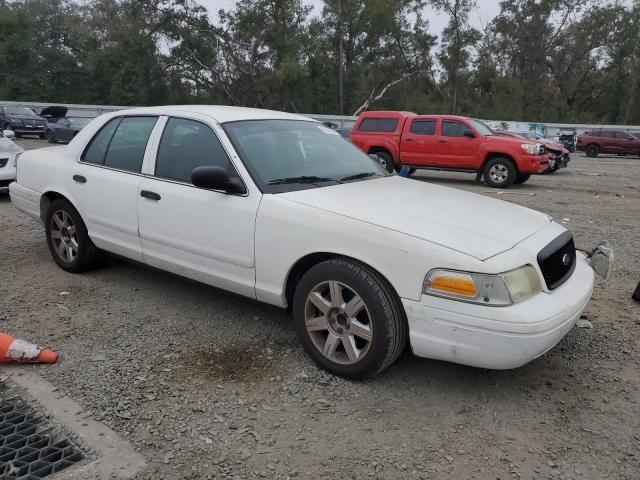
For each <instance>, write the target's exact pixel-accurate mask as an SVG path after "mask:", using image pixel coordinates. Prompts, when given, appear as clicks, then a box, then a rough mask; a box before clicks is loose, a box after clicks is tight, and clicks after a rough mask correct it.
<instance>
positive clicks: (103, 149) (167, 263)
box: [10, 106, 609, 378]
mask: <svg viewBox="0 0 640 480" xmlns="http://www.w3.org/2000/svg"><path fill="white" fill-rule="evenodd" d="M10 193H11V199H12V201H13V203H14V204H15V206H16V207H17V208H18V209H19V210H21V211H23V212H25V213H27V214H29V215H30V216H32V217H33V218H35V219H37V220H39V221H40V222H42V223H43V224H44V227H45V231H46V238H47V243H48V245H49V248H50V250H51V253H52V255H53V258H54V259H55V261H56V262H57V263H58V265H60V267H62V268H63V269H65V270H67V271H69V272H82V271H85V270H87V269H89V268H91V267H93V266H94V265H95V264H96V262H97V261H98V260H99V258H100V257H101V254H102V252H104V251H106V252H112V253H115V254H118V255H121V256H124V257H128V258H131V259H133V260H136V261H139V262H144V263H147V264H149V265H152V266H154V267H158V268H161V269H164V270H168V271H170V272H174V273H177V274H179V275H184V276H186V277H190V278H193V279H196V280H199V281H202V282H205V283H208V284H210V285H214V286H216V287H219V288H223V289H226V290H230V291H233V292H236V293H239V294H242V295H246V296H247V297H251V298H255V299H257V300H260V301H263V302H267V303H270V304H274V305H278V306H281V307H287V308H290V309H291V310H292V312H293V318H294V323H295V327H296V330H297V332H298V335H299V338H300V340H301V342H302V344H303V346H304V348H305V350H306V351H307V353H308V354H309V355H310V356H311V357H312V359H313V360H314V361H315V362H316V363H317V364H318V365H319V366H321V367H322V368H325V369H327V370H329V371H331V372H333V373H335V374H337V375H342V376H346V377H351V378H356V377H365V376H369V375H373V374H375V373H377V372H380V371H382V370H384V369H385V368H387V367H388V366H389V365H391V364H392V363H393V362H394V361H395V360H396V359H397V358H398V356H399V355H400V353H401V352H402V351H403V349H404V348H405V346H406V344H407V341H409V343H410V345H411V348H412V350H413V352H414V353H415V354H416V355H419V356H422V357H428V358H436V359H443V360H448V361H452V362H457V363H463V364H467V365H474V366H478V367H485V368H494V369H504V368H514V367H518V366H520V365H523V364H525V363H527V362H529V361H531V360H533V359H535V358H536V357H538V356H540V355H542V354H543V353H545V352H546V351H547V350H549V349H550V348H552V347H553V346H554V345H555V344H556V343H557V342H558V341H559V340H560V339H561V338H562V337H563V336H564V335H565V334H566V333H567V332H568V331H569V330H570V329H571V327H572V326H573V325H574V323H575V321H576V319H577V318H578V317H579V315H580V313H581V312H582V310H583V309H584V307H585V306H586V304H587V302H588V301H589V298H590V296H591V292H592V288H593V284H594V274H593V269H592V268H591V266H590V263H592V264H593V263H598V265H600V267H603V268H604V270H605V271H606V270H607V268H608V265H609V258H608V257H607V249H606V248H604V247H602V248H598V249H597V251H596V253H597V256H598V262H594V261H593V258H592V259H589V258H587V256H586V255H585V254H583V253H582V252H577V251H576V248H575V247H574V243H573V239H572V236H571V234H570V233H569V232H568V231H566V230H565V229H564V228H563V227H562V226H560V225H559V224H557V223H555V222H554V221H553V220H552V219H551V218H550V217H549V216H547V215H545V214H542V213H538V212H535V211H532V210H528V209H526V208H522V207H519V206H516V205H513V204H510V203H506V202H502V201H498V200H494V199H490V198H486V197H484V196H480V195H475V194H471V193H467V192H463V191H458V190H454V189H450V188H445V187H441V186H436V185H431V184H427V183H423V182H419V181H415V180H409V179H405V178H400V177H398V176H390V175H389V174H388V173H387V172H386V171H385V170H384V169H383V168H381V167H380V166H379V165H378V164H377V163H376V162H375V161H373V160H372V159H371V158H369V157H368V156H367V155H364V154H363V153H361V152H360V151H359V150H358V149H357V148H356V147H354V146H353V145H352V144H351V143H349V142H348V141H347V140H344V139H343V138H342V137H341V136H340V135H338V134H337V133H336V132H334V131H332V130H330V129H328V128H326V127H324V126H323V125H321V124H319V123H317V122H315V121H313V120H311V119H309V118H306V117H302V116H297V115H290V114H286V113H281V112H273V111H266V110H255V109H247V108H234V107H213V106H211V107H209V106H202V107H196V106H183V107H177V106H176V107H156V108H140V109H133V110H126V111H120V112H117V113H113V114H109V115H104V116H102V117H100V118H98V119H96V120H95V121H93V122H92V123H91V124H89V126H87V127H86V128H85V129H83V130H82V131H81V132H80V133H79V134H78V135H77V136H76V137H75V139H74V140H73V141H72V142H71V143H70V144H69V145H67V146H64V147H52V148H45V149H40V150H33V151H29V152H26V153H24V154H22V155H21V156H20V157H19V159H18V160H17V181H16V182H15V183H12V184H11V187H10ZM594 258H595V256H594Z"/></svg>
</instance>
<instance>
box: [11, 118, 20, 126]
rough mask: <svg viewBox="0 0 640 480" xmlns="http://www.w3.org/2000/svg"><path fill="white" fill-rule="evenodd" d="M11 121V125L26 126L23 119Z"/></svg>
mask: <svg viewBox="0 0 640 480" xmlns="http://www.w3.org/2000/svg"><path fill="white" fill-rule="evenodd" d="M9 121H10V122H11V123H14V124H16V125H23V124H24V122H23V121H22V119H21V118H10V119H9Z"/></svg>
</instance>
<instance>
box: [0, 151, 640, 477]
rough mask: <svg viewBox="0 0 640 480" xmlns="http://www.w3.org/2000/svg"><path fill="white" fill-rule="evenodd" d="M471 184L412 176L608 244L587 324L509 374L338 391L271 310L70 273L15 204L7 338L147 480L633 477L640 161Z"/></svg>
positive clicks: (638, 370) (386, 379) (425, 365)
mask: <svg viewBox="0 0 640 480" xmlns="http://www.w3.org/2000/svg"><path fill="white" fill-rule="evenodd" d="M22 143H23V144H28V145H29V146H30V147H36V146H41V145H43V143H41V142H39V141H23V142H22ZM472 180H473V179H472V177H471V176H469V175H464V174H451V173H431V172H429V173H425V174H418V175H417V176H416V181H435V182H437V183H441V184H444V185H448V186H451V187H454V188H461V189H465V190H471V191H476V192H478V193H481V194H483V195H487V196H494V197H495V196H499V197H500V198H502V199H504V200H507V201H511V202H515V203H518V204H521V205H525V206H528V207H531V208H534V209H537V210H541V211H544V212H547V213H550V214H551V215H553V216H554V217H555V218H556V219H557V220H558V221H561V222H563V223H565V224H566V226H567V227H568V228H569V229H571V230H572V231H573V233H574V234H575V237H576V242H577V245H578V246H579V247H583V248H584V247H590V246H592V245H594V244H595V243H596V242H598V241H599V240H601V239H608V240H609V241H610V242H611V244H612V245H613V247H614V249H615V251H616V256H617V268H616V272H615V274H614V277H613V279H612V281H611V282H610V283H609V284H608V285H604V284H599V285H598V286H597V288H596V291H595V294H594V298H593V301H592V302H591V304H590V305H589V307H588V308H587V310H586V312H585V314H586V316H587V318H588V320H589V321H590V322H591V323H592V328H574V329H573V330H572V331H571V332H570V333H569V335H568V336H567V337H566V338H565V339H564V340H563V341H562V342H561V343H560V344H559V345H558V346H557V347H556V348H554V349H553V350H552V351H550V352H549V353H548V354H546V355H544V356H543V357H542V358H540V359H538V360H536V361H534V362H532V363H531V364H529V365H527V366H525V367H523V368H520V369H517V370H513V371H486V370H480V369H475V368H469V367H464V366H458V365H453V364H448V363H443V362H437V361H431V360H425V359H418V358H415V357H413V356H412V355H411V354H410V353H406V354H405V355H404V356H403V358H401V360H400V361H399V362H398V363H397V364H396V365H395V366H393V367H392V368H391V369H389V370H388V371H387V372H385V373H384V374H383V375H381V376H379V377H377V378H375V379H373V380H370V381H367V382H347V381H343V380H340V379H337V378H333V377H331V376H328V375H326V374H324V373H321V372H319V371H318V370H317V369H316V368H315V367H314V366H313V365H312V364H311V363H310V361H309V360H307V359H306V357H305V356H304V354H303V352H302V349H301V347H300V346H299V345H298V342H297V340H296V338H295V334H294V330H293V327H292V324H291V321H290V318H289V316H288V315H287V314H286V313H285V312H283V311H280V310H278V309H275V308H271V307H268V306H265V305H261V304H258V303H256V302H252V301H250V300H247V299H244V298H241V297H238V296H235V295H231V294H228V293H225V292H224V291H221V290H217V289H214V288H211V287H208V286H205V285H200V284H197V283H194V282H191V281H188V280H185V279H182V278H180V277H176V276H172V275H169V274H165V273H162V272H158V271H154V270H151V269H148V268H145V267H143V266H139V265H133V264H130V263H126V262H124V261H120V260H110V261H109V262H108V263H107V264H106V265H105V266H104V267H103V268H101V269H100V270H97V271H94V272H92V273H90V274H86V275H71V274H68V273H65V272H64V271H62V270H61V269H59V268H57V267H56V265H55V263H54V262H53V260H52V259H51V258H50V255H49V252H48V250H47V246H46V243H45V239H44V233H43V229H42V227H40V226H39V225H37V224H36V223H34V222H33V221H31V220H29V219H27V218H26V217H24V216H23V215H21V214H19V213H18V212H17V211H16V210H15V209H14V208H13V207H12V205H11V203H10V202H9V200H8V198H6V197H5V198H0V255H1V258H2V260H1V261H0V264H1V265H2V275H1V281H0V325H1V326H2V331H6V332H10V333H12V334H16V335H18V336H20V337H23V338H27V339H29V340H32V341H36V342H39V343H42V344H46V345H51V346H53V347H55V348H56V349H57V350H58V351H60V352H61V353H62V358H61V361H60V362H59V363H58V364H57V365H54V366H46V367H35V366H34V368H37V369H38V371H39V372H40V373H41V374H42V375H43V376H44V377H45V378H47V379H48V380H49V381H51V382H52V383H54V384H55V385H56V386H57V387H59V389H60V391H61V392H64V393H67V394H69V395H70V396H71V397H73V398H74V399H75V400H77V401H78V402H79V403H80V404H82V405H83V406H84V407H85V408H87V409H88V410H89V411H90V412H91V413H92V415H93V417H94V418H95V419H97V420H99V421H102V422H104V423H105V424H107V425H108V426H110V427H112V428H113V429H114V430H116V431H117V432H119V433H120V434H121V435H122V436H123V437H125V438H127V439H128V440H129V441H130V442H131V443H132V444H133V445H134V446H135V448H136V449H137V450H139V451H140V452H141V453H142V454H143V455H144V456H145V457H146V459H147V460H148V462H149V468H148V469H147V470H146V471H145V472H144V473H143V474H141V475H140V478H141V479H154V480H158V479H177V478H185V479H207V478H238V479H240V478H242V479H244V478H254V477H260V478H269V479H285V478H293V477H297V478H313V479H316V478H326V479H343V478H344V479H346V478H349V479H365V478H385V479H393V478H398V479H410V478H438V479H441V478H447V479H470V478H477V479H508V478H522V479H533V478H564V479H569V478H576V479H577V478H590V479H604V478H621V479H638V478H640V349H639V346H640V305H639V304H637V303H634V302H633V301H632V300H631V293H632V291H633V289H634V288H635V285H636V284H637V283H638V281H640V159H638V158H631V157H620V158H607V157H599V158H597V159H589V158H586V157H583V156H581V155H574V159H573V161H572V162H571V164H570V166H569V168H568V169H566V170H563V171H560V172H558V173H557V174H555V175H552V176H539V177H533V178H532V180H530V181H529V182H528V183H527V184H525V185H523V186H521V187H516V188H513V189H510V190H508V193H504V194H502V195H499V194H498V192H497V191H495V190H490V189H488V188H486V187H485V186H483V185H476V184H474V183H473V181H472ZM61 292H69V293H68V294H63V295H61Z"/></svg>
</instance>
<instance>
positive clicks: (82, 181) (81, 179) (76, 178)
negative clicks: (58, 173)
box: [73, 175, 87, 183]
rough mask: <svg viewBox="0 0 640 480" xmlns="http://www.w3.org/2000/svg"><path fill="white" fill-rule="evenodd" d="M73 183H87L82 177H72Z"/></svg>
mask: <svg viewBox="0 0 640 480" xmlns="http://www.w3.org/2000/svg"><path fill="white" fill-rule="evenodd" d="M73 181H74V182H78V183H87V177H83V176H82V175H74V176H73Z"/></svg>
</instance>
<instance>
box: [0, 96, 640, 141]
mask: <svg viewBox="0 0 640 480" xmlns="http://www.w3.org/2000/svg"><path fill="white" fill-rule="evenodd" d="M0 105H13V106H24V107H30V108H32V109H33V110H35V111H36V112H37V113H40V111H41V110H42V109H44V108H45V107H51V106H61V107H67V108H68V109H69V113H68V115H69V116H75V117H87V118H94V117H97V116H99V115H102V114H103V113H109V112H116V111H118V110H124V109H127V108H131V107H127V106H117V105H77V104H70V103H47V102H5V101H2V100H0ZM303 115H306V116H308V117H311V118H314V119H316V120H318V121H321V122H331V123H334V124H335V125H337V126H338V128H349V127H352V126H353V124H354V123H355V122H356V117H352V116H346V115H319V114H314V113H308V114H303ZM485 122H486V123H487V124H488V125H490V126H491V127H492V128H496V129H503V128H506V129H507V130H510V131H513V132H537V133H540V134H542V135H544V136H545V137H554V136H556V135H558V134H559V133H561V132H565V131H566V132H572V131H575V133H576V134H578V135H579V134H581V133H584V132H587V131H589V130H593V129H594V128H609V129H618V130H627V131H640V125H595V124H584V123H545V122H503V121H500V120H485Z"/></svg>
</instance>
